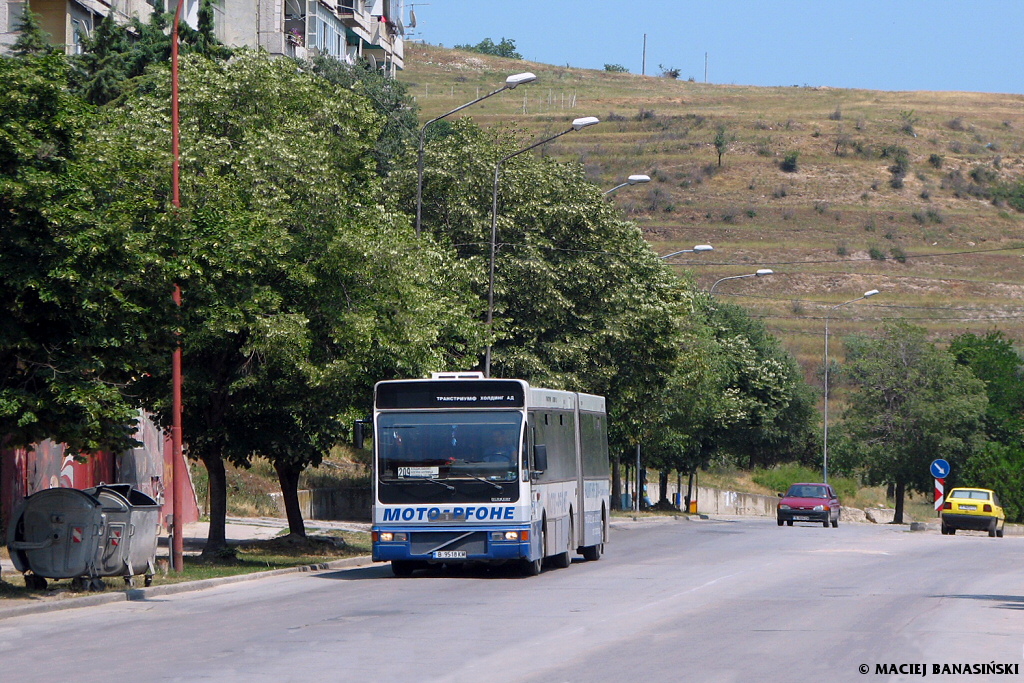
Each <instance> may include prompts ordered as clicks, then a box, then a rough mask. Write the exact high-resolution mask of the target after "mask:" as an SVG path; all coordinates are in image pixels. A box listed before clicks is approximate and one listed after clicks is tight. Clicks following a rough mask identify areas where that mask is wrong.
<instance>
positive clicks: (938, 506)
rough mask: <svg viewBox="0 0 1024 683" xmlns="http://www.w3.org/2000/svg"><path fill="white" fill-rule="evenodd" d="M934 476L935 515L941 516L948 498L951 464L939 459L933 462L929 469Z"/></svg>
mask: <svg viewBox="0 0 1024 683" xmlns="http://www.w3.org/2000/svg"><path fill="white" fill-rule="evenodd" d="M929 470H930V471H931V473H932V476H933V477H935V514H940V512H939V511H940V510H942V503H943V501H944V499H945V496H946V477H947V476H949V463H948V462H946V461H945V460H943V459H942V458H938V459H936V460H932V464H931V466H930V467H929Z"/></svg>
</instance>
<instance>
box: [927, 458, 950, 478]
mask: <svg viewBox="0 0 1024 683" xmlns="http://www.w3.org/2000/svg"><path fill="white" fill-rule="evenodd" d="M931 470H932V476H933V477H935V478H936V479H945V478H946V477H948V476H949V463H948V462H946V461H945V460H943V459H942V458H939V459H938V460H932V467H931Z"/></svg>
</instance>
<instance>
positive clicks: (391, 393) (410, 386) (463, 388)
mask: <svg viewBox="0 0 1024 683" xmlns="http://www.w3.org/2000/svg"><path fill="white" fill-rule="evenodd" d="M376 399H377V407H378V408H380V409H385V410H386V409H388V408H391V409H395V408H522V407H523V406H524V405H525V403H526V401H525V396H524V393H523V385H522V384H521V383H520V382H518V381H513V380H500V379H499V380H488V379H484V380H480V379H477V380H463V381H458V380H452V381H442V382H437V381H432V382H415V381H409V382H402V381H397V382H382V383H381V384H379V385H378V386H377V397H376Z"/></svg>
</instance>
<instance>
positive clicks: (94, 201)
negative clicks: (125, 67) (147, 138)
mask: <svg viewBox="0 0 1024 683" xmlns="http://www.w3.org/2000/svg"><path fill="white" fill-rule="evenodd" d="M68 78H69V73H68V66H67V63H66V60H65V59H64V57H63V55H60V54H56V53H48V54H45V55H43V56H39V57H34V56H24V57H21V58H2V59H0V82H3V83H4V87H3V88H2V89H0V224H2V225H3V230H2V231H0V302H2V303H0V307H2V309H3V313H2V319H3V321H4V322H3V324H2V325H0V434H3V435H5V438H7V439H8V443H12V444H16V445H26V444H29V443H33V442H36V441H39V440H41V439H44V438H54V439H57V440H59V441H64V442H65V443H67V444H68V445H69V446H70V447H71V449H72V450H75V451H88V450H93V449H98V448H109V449H112V450H121V449H124V448H127V447H128V446H130V445H132V444H133V443H134V442H133V440H132V438H131V429H130V425H131V423H132V422H133V420H134V416H135V412H134V410H133V405H132V402H131V400H130V398H129V397H127V396H126V395H125V394H124V392H123V389H124V387H125V386H126V385H127V383H128V382H129V380H130V378H131V377H132V376H133V375H134V374H135V373H136V372H137V370H138V368H140V367H145V364H146V360H145V359H147V358H148V357H149V354H150V353H151V352H152V351H153V350H154V349H156V348H158V347H159V344H160V342H159V340H158V339H156V338H154V337H151V336H150V334H151V333H152V331H153V330H154V329H155V327H156V326H157V325H158V323H159V321H158V320H157V319H156V318H157V314H156V313H155V312H154V313H153V314H152V315H150V312H149V311H148V310H147V307H148V305H149V303H151V300H150V299H149V298H147V297H148V296H149V293H150V291H151V288H153V287H154V286H158V283H159V280H160V272H159V269H158V268H154V267H153V266H154V264H155V263H157V262H159V256H158V255H156V256H155V255H154V254H153V252H152V244H151V243H150V242H149V241H148V238H147V236H146V234H141V235H138V236H137V237H136V239H133V240H129V241H125V240H124V239H123V237H124V235H123V233H122V225H121V224H120V222H118V221H107V220H105V219H104V218H103V217H102V215H101V213H102V209H103V208H104V207H105V206H106V202H105V198H104V197H103V195H102V187H101V186H102V183H103V182H104V181H105V180H106V181H107V182H109V179H107V178H106V176H105V174H103V173H102V172H100V171H99V169H100V164H99V163H98V155H96V154H95V153H94V152H93V151H91V150H90V149H89V148H87V143H88V142H89V135H88V131H89V130H90V128H91V126H92V125H93V124H94V115H93V112H92V110H91V109H90V108H89V107H88V106H86V105H85V104H84V103H83V102H82V101H81V100H80V99H78V98H76V97H74V96H73V95H71V94H70V92H69V91H68V87H67V84H68ZM149 231H150V229H149V228H147V230H146V233H147V234H148V233H149Z"/></svg>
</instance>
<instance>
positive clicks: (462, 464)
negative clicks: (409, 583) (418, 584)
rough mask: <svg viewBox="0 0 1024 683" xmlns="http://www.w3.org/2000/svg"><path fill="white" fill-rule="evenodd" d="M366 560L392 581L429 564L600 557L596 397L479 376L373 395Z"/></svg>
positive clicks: (448, 377) (604, 468)
mask: <svg viewBox="0 0 1024 683" xmlns="http://www.w3.org/2000/svg"><path fill="white" fill-rule="evenodd" d="M373 421H374V425H373V434H374V440H373V451H374V458H373V496H374V499H373V500H374V504H373V528H372V538H373V559H374V560H376V561H378V562H388V561H390V562H391V569H392V571H393V572H394V574H395V575H396V576H408V575H410V574H411V573H412V572H413V571H415V570H417V569H420V568H425V567H428V566H429V565H432V564H434V565H436V564H455V563H473V562H480V563H488V564H504V563H509V562H512V563H516V564H518V565H519V567H520V568H521V569H522V571H523V573H524V574H526V575H527V576H533V575H536V574H538V573H540V571H541V568H542V563H543V562H544V561H545V559H547V561H548V563H549V564H550V565H552V566H555V567H568V566H569V564H570V562H571V561H572V557H573V556H574V555H576V554H577V553H578V554H581V555H582V556H583V557H584V559H587V560H597V559H598V558H600V557H601V554H602V553H603V552H604V544H605V542H606V541H607V539H608V518H609V514H610V510H611V505H610V495H611V482H610V479H609V476H610V468H609V464H608V418H607V415H606V413H605V400H604V398H603V397H601V396H593V395H590V394H580V393H575V392H571V391H554V390H549V389H538V388H535V387H531V386H530V385H529V384H528V383H526V382H525V381H523V380H516V379H490V378H484V377H483V375H482V373H478V372H474V373H434V374H433V375H432V377H431V379H411V380H389V381H384V382H378V383H377V385H376V387H375V388H374V411H373Z"/></svg>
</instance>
